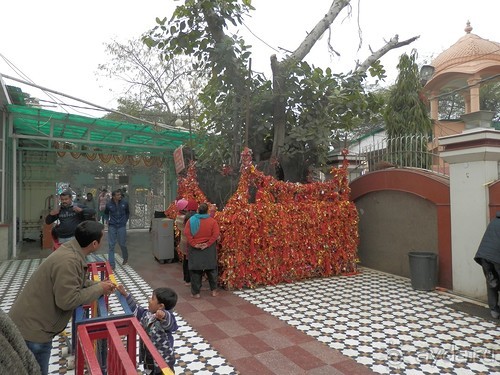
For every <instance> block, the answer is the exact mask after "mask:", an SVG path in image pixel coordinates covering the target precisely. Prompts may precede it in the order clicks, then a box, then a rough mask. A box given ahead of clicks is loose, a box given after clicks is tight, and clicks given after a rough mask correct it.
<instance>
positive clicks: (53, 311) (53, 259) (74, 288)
mask: <svg viewBox="0 0 500 375" xmlns="http://www.w3.org/2000/svg"><path fill="white" fill-rule="evenodd" d="M103 234H104V226H103V225H102V224H101V223H98V222H97V221H91V220H87V221H84V222H82V223H80V224H78V226H77V227H76V229H75V238H74V239H72V240H70V241H68V242H65V243H64V244H63V245H61V247H60V248H59V249H58V250H57V251H54V252H53V253H51V254H50V255H49V256H48V257H47V259H45V260H44V261H43V262H42V263H41V264H40V265H39V266H38V268H37V269H36V271H35V272H34V273H33V275H32V276H31V278H30V279H29V280H28V282H27V283H26V285H25V286H24V288H23V290H22V291H21V293H20V294H19V296H18V297H17V299H16V300H15V301H14V304H13V305H12V308H11V309H10V311H9V317H10V318H11V319H12V321H13V322H14V323H15V325H16V326H17V328H18V329H19V331H20V332H21V335H22V336H23V338H24V340H25V341H26V344H27V345H28V348H29V349H30V350H31V351H32V352H33V354H34V355H35V358H36V360H37V362H38V364H39V365H40V369H41V372H42V375H47V373H48V370H49V360H50V352H51V350H52V339H53V338H54V337H55V336H56V335H57V334H59V333H60V332H62V331H63V330H64V329H65V328H66V325H67V324H68V322H69V320H70V318H71V315H72V314H73V311H74V310H75V309H76V308H77V307H78V306H80V305H86V304H89V303H91V302H93V301H95V300H96V299H98V298H99V297H100V296H102V295H109V294H111V293H112V292H113V291H114V290H115V288H116V286H115V285H114V284H113V283H112V282H111V281H109V280H106V281H100V282H95V281H92V280H90V279H89V277H88V274H87V261H86V259H85V257H86V256H87V255H89V254H91V253H94V252H95V251H97V250H98V249H99V246H100V245H101V240H102V236H103Z"/></svg>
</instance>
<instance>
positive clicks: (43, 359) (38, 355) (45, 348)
mask: <svg viewBox="0 0 500 375" xmlns="http://www.w3.org/2000/svg"><path fill="white" fill-rule="evenodd" d="M25 341H26V345H28V349H29V350H31V352H32V353H33V354H34V355H35V359H36V361H37V362H38V364H39V365H40V369H41V370H42V375H47V374H48V373H49V361H50V351H51V350H52V341H49V342H44V343H42V344H40V343H37V342H32V341H27V340H25Z"/></svg>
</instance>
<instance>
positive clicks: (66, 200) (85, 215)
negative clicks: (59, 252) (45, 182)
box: [45, 190, 95, 248]
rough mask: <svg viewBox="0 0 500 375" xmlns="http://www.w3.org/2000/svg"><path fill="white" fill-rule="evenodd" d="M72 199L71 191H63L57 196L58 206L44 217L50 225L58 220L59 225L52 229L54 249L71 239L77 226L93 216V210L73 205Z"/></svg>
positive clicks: (77, 204) (80, 205)
mask: <svg viewBox="0 0 500 375" xmlns="http://www.w3.org/2000/svg"><path fill="white" fill-rule="evenodd" d="M72 197H73V193H72V191H71V190H64V191H63V192H62V193H61V194H60V195H59V201H60V202H59V203H60V204H59V205H57V206H56V207H54V209H53V210H52V211H50V212H49V214H48V215H47V216H46V217H45V223H46V224H52V223H53V222H55V221H56V220H59V224H58V225H57V226H56V227H54V229H53V234H54V237H55V238H54V239H55V240H57V243H56V244H55V246H54V247H55V248H57V247H59V245H61V244H63V243H65V242H68V241H69V240H71V239H73V238H74V237H75V229H76V227H77V226H78V224H80V223H81V222H83V221H84V220H88V219H90V218H91V217H92V216H94V215H95V210H94V209H92V208H89V207H85V206H84V205H82V204H79V203H73V201H72Z"/></svg>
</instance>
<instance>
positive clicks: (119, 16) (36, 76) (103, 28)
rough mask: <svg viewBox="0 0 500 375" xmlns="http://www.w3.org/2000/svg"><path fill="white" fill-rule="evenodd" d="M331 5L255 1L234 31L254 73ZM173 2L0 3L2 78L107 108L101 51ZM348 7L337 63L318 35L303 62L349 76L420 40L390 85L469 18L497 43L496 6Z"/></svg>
mask: <svg viewBox="0 0 500 375" xmlns="http://www.w3.org/2000/svg"><path fill="white" fill-rule="evenodd" d="M331 2H332V1H331V0H309V1H299V0H253V1H252V4H253V6H254V7H255V8H256V10H255V11H253V12H252V14H251V17H249V18H247V19H246V20H245V26H243V27H241V28H240V29H238V30H236V31H237V32H238V33H241V35H243V36H244V38H245V40H246V41H247V43H248V44H251V45H252V52H253V57H252V68H253V70H254V71H258V72H264V73H265V74H266V75H267V76H268V77H270V67H269V65H270V64H269V58H270V56H271V55H272V54H277V55H278V57H283V56H284V52H283V51H284V50H283V49H285V50H290V51H293V50H295V49H296V48H297V47H298V46H299V44H300V42H301V41H302V40H303V39H304V37H305V36H306V35H307V32H308V31H310V30H311V29H312V28H313V27H314V26H315V24H316V23H317V22H318V21H319V20H320V19H321V18H322V17H323V15H324V14H325V13H326V11H327V10H328V9H329V7H330V5H331ZM178 4H181V2H180V1H172V0H143V1H141V2H138V1H132V0H105V1H102V0H101V1H97V0H87V1H85V2H75V1H67V0H65V1H63V0H50V1H45V2H42V1H39V0H24V1H9V2H4V3H3V4H2V7H1V11H2V17H1V19H0V35H1V37H0V74H3V75H9V76H13V77H16V78H21V79H23V80H29V81H32V82H34V83H36V84H37V85H40V86H43V87H46V88H49V89H52V90H55V91H58V92H62V93H65V94H68V95H70V96H73V97H77V98H80V99H84V100H85V101H87V102H90V103H94V104H98V105H99V106H102V107H106V108H113V107H114V106H115V105H116V99H117V97H118V93H117V92H116V90H117V89H119V87H120V84H119V83H118V81H117V80H113V79H111V80H104V79H103V78H98V77H97V75H96V72H97V66H98V64H101V63H104V62H106V61H107V59H108V57H107V56H106V53H105V46H104V44H105V43H110V42H111V41H112V40H113V39H115V40H118V41H120V42H126V41H128V40H130V39H133V38H137V37H139V36H140V35H141V34H142V33H144V32H145V31H147V30H149V29H151V28H152V27H154V26H155V18H156V17H160V18H162V17H164V16H167V17H169V16H170V15H171V13H172V11H173V10H174V9H175V6H177V5H178ZM351 5H352V9H351V14H350V15H349V14H348V12H347V11H346V10H345V9H344V11H343V12H342V13H341V14H340V16H339V17H338V18H337V19H336V20H335V22H334V23H333V25H332V27H331V45H332V47H333V48H334V49H335V50H336V51H337V52H338V53H339V54H340V56H333V57H332V56H330V54H329V53H328V50H327V39H328V35H327V34H326V33H325V35H323V37H322V39H321V40H320V41H319V42H318V43H317V44H316V45H315V47H314V48H313V50H312V51H311V52H310V54H309V55H308V56H307V57H306V59H305V60H307V61H308V62H309V63H310V64H313V65H315V66H319V67H322V68H326V67H331V68H332V70H334V71H335V72H345V71H348V70H351V69H353V68H354V66H355V61H356V60H359V61H363V60H365V59H366V58H367V57H368V56H369V54H370V50H369V49H370V48H371V49H373V50H377V49H379V48H380V47H382V46H383V45H384V44H385V40H389V39H390V38H392V37H393V36H394V35H395V34H398V35H399V38H400V41H401V40H405V39H409V38H411V37H413V36H418V35H419V36H420V38H419V39H418V40H417V41H416V42H414V43H412V44H411V45H409V46H406V47H403V48H400V49H397V50H393V51H390V52H389V53H388V54H387V55H386V56H384V57H383V58H382V64H383V65H384V66H385V67H386V70H387V72H388V77H387V79H386V84H387V85H388V84H391V83H393V82H394V80H395V79H396V77H397V70H396V65H397V62H398V59H399V56H400V55H401V54H402V53H405V52H406V53H409V52H411V50H412V49H416V50H417V51H418V54H419V61H420V62H426V63H430V62H431V61H432V59H433V58H435V57H437V56H438V55H439V53H441V52H442V51H444V50H445V49H447V48H449V47H450V46H451V45H452V44H454V43H455V42H456V41H458V39H459V38H460V37H462V36H463V35H465V32H464V28H465V26H466V22H467V21H468V20H469V21H470V22H471V26H472V27H473V31H472V33H474V34H477V35H479V36H480V37H482V38H485V39H490V40H493V41H496V42H500V30H499V29H498V26H497V25H498V15H499V14H500V1H499V0H475V1H467V0H420V1H411V2H410V1H404V0H377V1H374V0H353V1H352V2H351ZM358 23H359V28H360V30H361V31H359V30H358ZM359 32H361V40H360V35H359ZM361 42H362V44H361V48H359V45H360V43H361ZM5 81H6V83H7V84H9V85H15V86H19V87H22V88H23V90H24V91H27V92H29V93H31V94H32V95H34V96H39V97H43V96H44V95H43V93H39V92H38V91H37V90H35V89H33V88H29V87H27V86H24V85H22V84H19V83H17V82H15V81H12V80H9V79H5ZM47 99H49V98H47ZM49 100H50V99H49ZM83 114H94V113H93V112H86V113H83Z"/></svg>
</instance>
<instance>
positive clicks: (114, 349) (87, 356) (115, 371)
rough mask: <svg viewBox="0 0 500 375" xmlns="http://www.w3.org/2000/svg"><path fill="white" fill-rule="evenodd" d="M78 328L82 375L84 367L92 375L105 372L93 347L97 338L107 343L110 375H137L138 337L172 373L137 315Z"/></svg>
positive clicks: (166, 372)
mask: <svg viewBox="0 0 500 375" xmlns="http://www.w3.org/2000/svg"><path fill="white" fill-rule="evenodd" d="M77 331H78V336H77V349H76V350H77V355H76V375H83V372H84V369H85V367H86V368H87V370H88V373H89V374H90V375H102V373H103V372H102V369H101V365H100V364H99V360H98V358H97V356H96V352H95V350H94V343H95V342H96V340H106V341H107V344H108V356H107V357H108V358H107V374H109V375H137V359H136V351H137V338H140V339H141V340H142V341H143V342H144V345H145V346H146V348H147V350H148V351H149V352H150V353H151V356H152V357H153V360H154V361H155V363H156V364H157V365H158V367H159V368H160V369H161V370H162V373H163V374H164V375H172V374H173V372H172V370H170V367H168V365H167V364H166V363H165V360H164V359H163V358H162V356H161V355H160V354H159V353H158V351H157V350H156V348H155V346H154V345H153V343H152V342H151V340H150V339H149V337H148V335H147V333H146V331H144V329H143V328H142V326H141V325H140V323H139V322H138V321H137V319H136V318H135V317H129V318H122V319H112V320H107V321H102V322H95V323H85V324H80V325H79V326H78V328H77ZM122 338H125V340H122ZM124 341H125V343H126V345H125V344H124Z"/></svg>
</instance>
